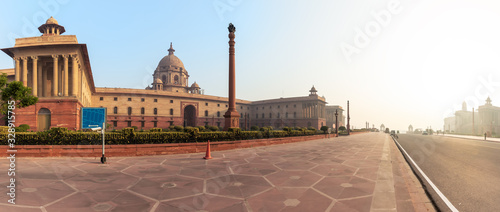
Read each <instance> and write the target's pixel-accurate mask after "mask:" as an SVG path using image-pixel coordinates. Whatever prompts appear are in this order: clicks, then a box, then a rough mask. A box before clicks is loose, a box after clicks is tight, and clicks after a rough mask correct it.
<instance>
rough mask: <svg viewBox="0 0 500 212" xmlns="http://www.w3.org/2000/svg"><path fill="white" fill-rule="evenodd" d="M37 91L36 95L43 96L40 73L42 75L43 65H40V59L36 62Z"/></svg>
mask: <svg viewBox="0 0 500 212" xmlns="http://www.w3.org/2000/svg"><path fill="white" fill-rule="evenodd" d="M37 71H38V73H37V85H38V86H37V93H38V96H43V95H44V94H43V82H44V81H42V75H43V66H42V62H41V61H40V62H39V63H38V68H37Z"/></svg>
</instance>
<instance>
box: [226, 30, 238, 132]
mask: <svg viewBox="0 0 500 212" xmlns="http://www.w3.org/2000/svg"><path fill="white" fill-rule="evenodd" d="M228 30H229V36H228V37H229V42H228V43H229V108H228V109H227V111H226V114H224V118H225V124H224V130H228V129H229V128H239V127H240V113H238V111H237V110H236V77H235V75H236V74H235V70H234V69H235V59H234V44H235V42H234V37H235V36H234V32H236V28H235V27H234V26H233V24H229V27H228Z"/></svg>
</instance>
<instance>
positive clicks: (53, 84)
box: [52, 55, 59, 96]
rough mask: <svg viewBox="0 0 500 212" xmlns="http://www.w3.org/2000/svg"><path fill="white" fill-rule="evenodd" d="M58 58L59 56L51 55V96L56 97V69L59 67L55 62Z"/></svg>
mask: <svg viewBox="0 0 500 212" xmlns="http://www.w3.org/2000/svg"><path fill="white" fill-rule="evenodd" d="M58 57H59V55H52V58H54V69H53V73H52V96H57V94H58V92H59V91H58V86H59V84H58V81H59V78H58V76H57V75H58V73H59V72H58V70H57V69H58V67H59V65H58V63H57V62H58V61H57V59H58Z"/></svg>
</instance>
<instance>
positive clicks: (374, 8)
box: [0, 0, 500, 131]
mask: <svg viewBox="0 0 500 212" xmlns="http://www.w3.org/2000/svg"><path fill="white" fill-rule="evenodd" d="M383 14H390V19H387V16H383ZM50 16H54V18H56V19H57V20H58V21H59V24H61V25H63V26H64V27H65V28H66V34H72V35H76V36H77V38H78V41H79V42H80V43H86V44H87V47H88V50H89V55H90V61H91V65H92V70H93V75H94V81H95V83H96V86H99V87H121V88H144V87H146V86H147V85H149V84H150V83H151V82H152V78H151V74H152V73H153V71H154V69H155V68H156V66H157V65H158V62H159V61H160V59H161V58H162V57H163V56H165V55H167V53H168V52H167V49H168V47H169V44H170V42H173V46H174V49H175V50H176V52H175V54H176V55H177V56H178V57H179V58H180V59H181V60H182V61H183V63H184V65H185V66H186V69H187V71H188V72H189V74H190V83H193V82H194V81H196V82H197V83H198V84H199V85H200V86H201V87H202V88H203V89H205V93H206V94H209V95H216V96H227V69H228V44H227V41H228V38H227V25H228V23H229V22H232V23H233V24H234V25H235V26H236V79H237V82H236V87H237V93H236V95H237V98H240V99H245V100H261V99H269V98H279V97H292V96H304V95H307V94H308V90H309V89H310V88H311V86H312V85H314V86H315V87H316V88H317V89H318V91H319V92H318V93H319V95H322V96H325V97H326V98H327V101H328V103H329V104H334V105H341V106H343V107H346V101H347V100H350V101H351V117H352V119H351V121H352V125H354V126H356V127H364V123H365V121H368V122H370V123H371V124H375V126H376V127H379V126H380V124H382V123H383V124H385V126H387V127H390V128H392V129H399V130H402V131H404V130H405V129H406V128H407V127H408V125H409V124H412V125H413V126H414V127H415V128H426V127H427V126H432V127H433V128H434V129H440V128H442V125H443V117H444V116H447V115H449V114H450V113H451V112H452V111H454V110H456V109H457V107H458V108H460V106H461V102H462V101H464V100H467V101H468V102H469V103H470V106H469V110H470V109H471V108H472V106H473V105H474V106H476V108H477V105H482V104H483V103H484V99H485V98H483V97H484V96H485V95H490V96H491V98H492V100H493V104H495V105H500V92H498V89H499V88H500V75H499V74H498V73H499V71H500V59H498V58H499V56H500V53H499V51H498V50H499V49H500V39H498V38H499V37H500V27H499V26H498V24H499V23H500V5H499V3H497V1H494V0H491V1H486V0H483V1H481V0H479V1H465V0H463V1H456V0H453V1H452V0H441V1H436V0H422V1H410V0H399V1H389V0H383V1H370V0H357V1H352V0H338V1H333V0H332V1H297V0H296V1H290V0H286V1H285V0H281V1H264V0H252V1H250V0H207V1H147V2H146V3H144V2H143V1H141V2H139V1H76V0H61V1H57V0H39V1H5V2H2V6H1V7H0V18H1V20H3V21H2V22H0V48H7V47H11V46H13V44H14V43H13V42H12V41H13V40H12V38H13V37H14V38H18V37H29V36H39V35H40V33H39V32H38V31H37V28H38V26H40V25H41V24H42V23H43V22H45V20H46V19H47V18H48V17H50ZM359 31H361V33H360V32H359ZM356 41H357V44H356ZM342 48H344V50H347V52H349V51H351V53H352V55H350V56H349V55H348V53H344V52H343V51H342ZM12 67H13V62H12V60H11V59H10V58H9V57H8V56H7V55H2V56H0V68H12ZM111 78H113V79H112V80H111ZM488 78H489V79H488ZM488 80H489V81H491V82H490V83H486V82H487V81H488ZM496 82H499V83H496ZM487 84H489V86H485V85H487ZM476 102H478V104H476Z"/></svg>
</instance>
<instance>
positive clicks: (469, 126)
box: [443, 97, 500, 136]
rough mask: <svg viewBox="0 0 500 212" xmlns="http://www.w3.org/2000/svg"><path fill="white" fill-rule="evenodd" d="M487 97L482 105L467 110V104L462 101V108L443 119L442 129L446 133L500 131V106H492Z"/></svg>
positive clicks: (487, 132)
mask: <svg viewBox="0 0 500 212" xmlns="http://www.w3.org/2000/svg"><path fill="white" fill-rule="evenodd" d="M491 102H492V101H491V99H490V97H488V98H487V99H486V102H485V104H484V105H481V106H479V108H477V109H476V110H475V111H467V104H466V103H465V102H463V103H462V110H459V111H456V112H455V115H454V116H451V117H447V118H445V119H444V126H443V127H444V130H445V132H447V133H458V134H469V135H470V134H474V135H484V133H486V134H487V135H488V136H491V135H498V133H500V122H499V120H500V107H497V106H493V105H492V104H491Z"/></svg>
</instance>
